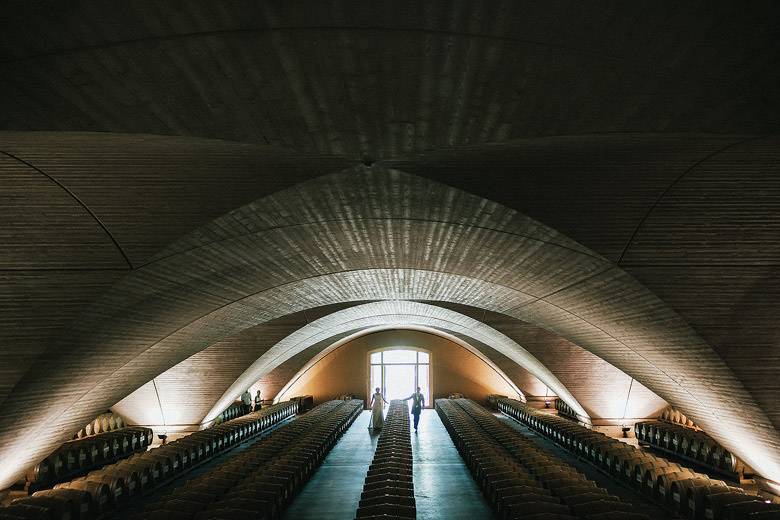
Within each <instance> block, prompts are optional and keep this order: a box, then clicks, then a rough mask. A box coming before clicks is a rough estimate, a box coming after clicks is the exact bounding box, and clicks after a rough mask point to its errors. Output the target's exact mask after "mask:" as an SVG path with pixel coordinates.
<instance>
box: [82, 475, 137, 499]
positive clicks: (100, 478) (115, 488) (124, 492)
mask: <svg viewBox="0 0 780 520" xmlns="http://www.w3.org/2000/svg"><path fill="white" fill-rule="evenodd" d="M84 480H86V481H88V482H100V483H103V484H106V485H107V486H108V488H109V490H110V492H111V501H112V503H113V504H114V506H115V507H116V506H119V505H121V504H123V503H124V502H125V501H126V500H127V498H128V489H127V482H126V481H125V479H124V477H123V476H122V475H118V474H116V473H114V472H113V471H112V470H111V469H103V470H99V471H93V472H91V473H89V474H88V475H87V476H86V477H84Z"/></svg>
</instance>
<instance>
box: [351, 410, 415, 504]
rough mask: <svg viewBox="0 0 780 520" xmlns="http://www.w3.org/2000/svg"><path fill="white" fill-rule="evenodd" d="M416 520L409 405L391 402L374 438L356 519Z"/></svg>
mask: <svg viewBox="0 0 780 520" xmlns="http://www.w3.org/2000/svg"><path fill="white" fill-rule="evenodd" d="M376 516H391V517H394V518H416V517H417V507H416V501H415V499H414V476H413V467H412V440H411V435H410V432H409V406H408V405H407V404H406V401H399V400H393V401H391V402H390V407H389V408H388V410H387V417H386V418H385V424H384V426H383V427H382V432H381V433H380V434H379V439H377V443H376V449H375V451H374V459H373V460H372V461H371V465H370V466H369V468H368V473H367V474H366V479H365V482H364V484H363V492H362V494H361V495H360V502H359V504H358V510H357V513H356V518H373V517H376Z"/></svg>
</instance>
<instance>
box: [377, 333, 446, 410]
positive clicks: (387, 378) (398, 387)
mask: <svg viewBox="0 0 780 520" xmlns="http://www.w3.org/2000/svg"><path fill="white" fill-rule="evenodd" d="M368 363H369V372H368V373H369V386H368V393H369V401H367V402H370V396H371V394H373V392H374V389H375V388H377V387H379V388H381V389H382V394H384V396H385V399H387V400H388V401H390V400H391V399H404V398H406V397H409V396H410V395H412V393H413V392H414V391H415V389H416V388H417V387H418V386H419V387H420V392H421V393H422V394H423V396H425V403H426V405H427V406H428V407H430V405H431V353H430V352H428V351H427V350H423V349H419V348H411V347H390V348H382V349H377V350H372V351H371V352H369V353H368Z"/></svg>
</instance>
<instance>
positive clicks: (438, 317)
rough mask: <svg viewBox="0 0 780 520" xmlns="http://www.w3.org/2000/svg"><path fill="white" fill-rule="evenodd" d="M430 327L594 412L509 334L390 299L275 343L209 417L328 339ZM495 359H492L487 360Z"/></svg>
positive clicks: (335, 316)
mask: <svg viewBox="0 0 780 520" xmlns="http://www.w3.org/2000/svg"><path fill="white" fill-rule="evenodd" d="M405 327H406V328H413V327H416V328H420V327H422V328H425V329H428V330H431V331H440V332H444V333H447V334H449V335H451V336H453V337H455V338H458V339H460V341H462V342H464V343H466V344H467V345H469V346H470V348H469V350H472V351H474V350H476V352H477V353H479V354H480V357H482V356H481V352H480V351H479V349H478V348H477V345H480V344H481V345H491V347H492V348H493V349H495V350H498V351H499V352H501V353H502V354H504V355H505V356H507V357H509V358H510V359H512V361H514V362H515V363H517V364H518V365H520V366H522V367H523V368H525V369H526V370H528V371H529V372H531V374H533V375H534V376H536V377H537V378H538V379H540V380H541V381H542V382H543V383H544V384H545V385H547V386H548V387H549V388H550V389H551V390H552V391H553V392H554V393H555V394H556V395H558V396H559V397H560V398H561V399H563V400H564V401H565V402H566V403H567V404H568V405H569V406H571V407H572V409H573V410H574V411H575V412H576V413H577V414H578V415H579V416H580V417H582V419H583V420H587V419H588V413H587V412H586V411H585V409H584V408H583V407H582V405H581V404H580V403H579V402H577V399H576V398H575V397H574V396H573V395H572V394H571V392H569V390H568V389H567V388H566V387H565V386H564V385H563V384H562V383H561V382H560V381H559V380H558V378H557V377H555V375H554V374H553V373H552V372H550V371H549V369H547V367H545V366H544V365H543V364H542V363H541V362H540V361H539V360H538V359H536V358H535V357H534V356H533V354H531V353H530V352H528V351H527V350H526V349H524V348H523V347H522V346H521V345H518V344H517V343H516V342H514V341H513V340H512V339H511V338H509V337H508V336H505V335H503V334H501V333H500V332H498V331H497V330H495V329H493V328H491V327H489V326H487V325H485V324H484V323H481V322H479V321H477V320H474V319H472V318H469V317H468V316H466V315H464V314H460V313H458V312H455V311H452V310H449V309H444V308H442V307H437V306H434V305H427V304H424V303H418V302H410V301H387V302H374V303H366V304H363V305H357V306H354V307H350V308H348V309H344V310H341V311H338V312H334V313H333V314H329V315H328V316H324V317H322V318H320V319H318V320H315V321H313V322H311V323H309V324H308V325H306V326H305V327H302V328H300V329H299V330H297V331H295V332H294V333H293V334H291V335H289V336H287V337H286V338H284V339H283V340H282V341H280V342H279V343H277V344H276V345H274V346H273V347H272V348H271V349H269V350H268V351H267V352H265V353H263V355H262V356H260V357H259V358H258V359H257V360H256V361H255V362H254V363H252V364H251V365H250V366H249V367H247V369H246V370H244V372H243V373H241V375H239V377H238V378H236V380H235V382H234V383H233V384H232V385H231V386H230V388H228V389H227V390H225V392H224V393H223V394H222V395H221V396H220V398H219V399H218V400H217V401H216V402H215V403H214V405H213V406H212V408H211V409H210V410H209V412H208V413H207V414H206V416H205V417H204V418H203V419H204V421H206V422H209V421H212V420H214V418H216V416H217V415H219V413H220V412H222V410H224V409H225V408H227V407H228V406H229V405H230V403H232V402H233V401H235V400H236V399H237V398H238V397H239V395H240V394H241V393H242V392H243V391H244V390H246V389H247V388H249V386H250V385H252V384H254V383H255V382H256V381H258V380H259V379H261V378H262V377H263V376H265V375H266V374H268V373H269V372H271V371H272V370H273V369H274V368H276V367H277V366H279V365H280V364H282V363H284V362H285V361H287V360H288V359H290V358H291V357H293V356H295V355H296V354H299V353H301V352H302V351H304V350H306V349H308V348H309V347H311V346H313V345H316V344H318V343H322V342H328V343H330V344H331V345H333V344H334V343H335V342H336V340H337V339H343V338H345V337H350V336H355V335H359V334H361V333H364V332H365V331H368V330H376V329H378V328H383V329H392V328H405ZM486 359H489V358H486Z"/></svg>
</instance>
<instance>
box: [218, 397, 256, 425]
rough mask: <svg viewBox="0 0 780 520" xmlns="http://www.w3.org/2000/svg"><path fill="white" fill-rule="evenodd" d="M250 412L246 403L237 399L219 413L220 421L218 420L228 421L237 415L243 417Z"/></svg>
mask: <svg viewBox="0 0 780 520" xmlns="http://www.w3.org/2000/svg"><path fill="white" fill-rule="evenodd" d="M248 412H249V410H247V407H246V405H244V403H242V402H241V401H236V402H235V403H233V404H231V405H230V406H228V407H227V408H225V410H224V411H223V412H222V413H221V414H219V419H220V420H219V421H217V422H226V421H230V420H232V419H235V418H236V417H241V416H242V415H245V414H247V413H248Z"/></svg>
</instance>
